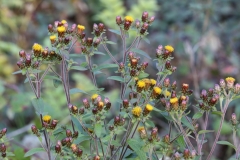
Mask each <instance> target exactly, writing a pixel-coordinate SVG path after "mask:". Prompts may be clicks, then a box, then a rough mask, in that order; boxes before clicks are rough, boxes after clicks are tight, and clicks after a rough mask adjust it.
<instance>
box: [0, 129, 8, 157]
mask: <svg viewBox="0 0 240 160" xmlns="http://www.w3.org/2000/svg"><path fill="white" fill-rule="evenodd" d="M6 133H7V128H3V129H2V130H1V131H0V140H1V142H3V140H2V138H3V137H4V136H5V135H6ZM6 151H7V146H6V145H5V143H1V144H0V152H1V153H2V157H3V158H5V157H6V156H7V153H6Z"/></svg>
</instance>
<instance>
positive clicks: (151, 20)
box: [148, 16, 155, 24]
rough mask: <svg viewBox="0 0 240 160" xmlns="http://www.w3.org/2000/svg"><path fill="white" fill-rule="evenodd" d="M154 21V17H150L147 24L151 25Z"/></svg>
mask: <svg viewBox="0 0 240 160" xmlns="http://www.w3.org/2000/svg"><path fill="white" fill-rule="evenodd" d="M154 20H155V17H154V16H152V17H151V18H150V19H149V20H148V23H149V24H151V23H153V21H154Z"/></svg>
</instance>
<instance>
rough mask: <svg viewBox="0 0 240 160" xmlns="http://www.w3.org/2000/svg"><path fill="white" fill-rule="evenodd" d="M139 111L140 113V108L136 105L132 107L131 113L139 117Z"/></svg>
mask: <svg viewBox="0 0 240 160" xmlns="http://www.w3.org/2000/svg"><path fill="white" fill-rule="evenodd" d="M141 113H142V108H141V107H139V106H136V107H134V108H133V109H132V114H133V115H134V116H136V117H140V115H141Z"/></svg>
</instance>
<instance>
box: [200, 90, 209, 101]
mask: <svg viewBox="0 0 240 160" xmlns="http://www.w3.org/2000/svg"><path fill="white" fill-rule="evenodd" d="M200 98H201V99H202V100H203V101H207V99H208V97H207V91H206V90H205V89H203V90H202V92H201V94H200Z"/></svg>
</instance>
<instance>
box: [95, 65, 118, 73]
mask: <svg viewBox="0 0 240 160" xmlns="http://www.w3.org/2000/svg"><path fill="white" fill-rule="evenodd" d="M116 67H118V65H117V64H103V65H100V66H97V67H96V68H94V69H93V72H96V71H99V70H101V69H106V68H116Z"/></svg>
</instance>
